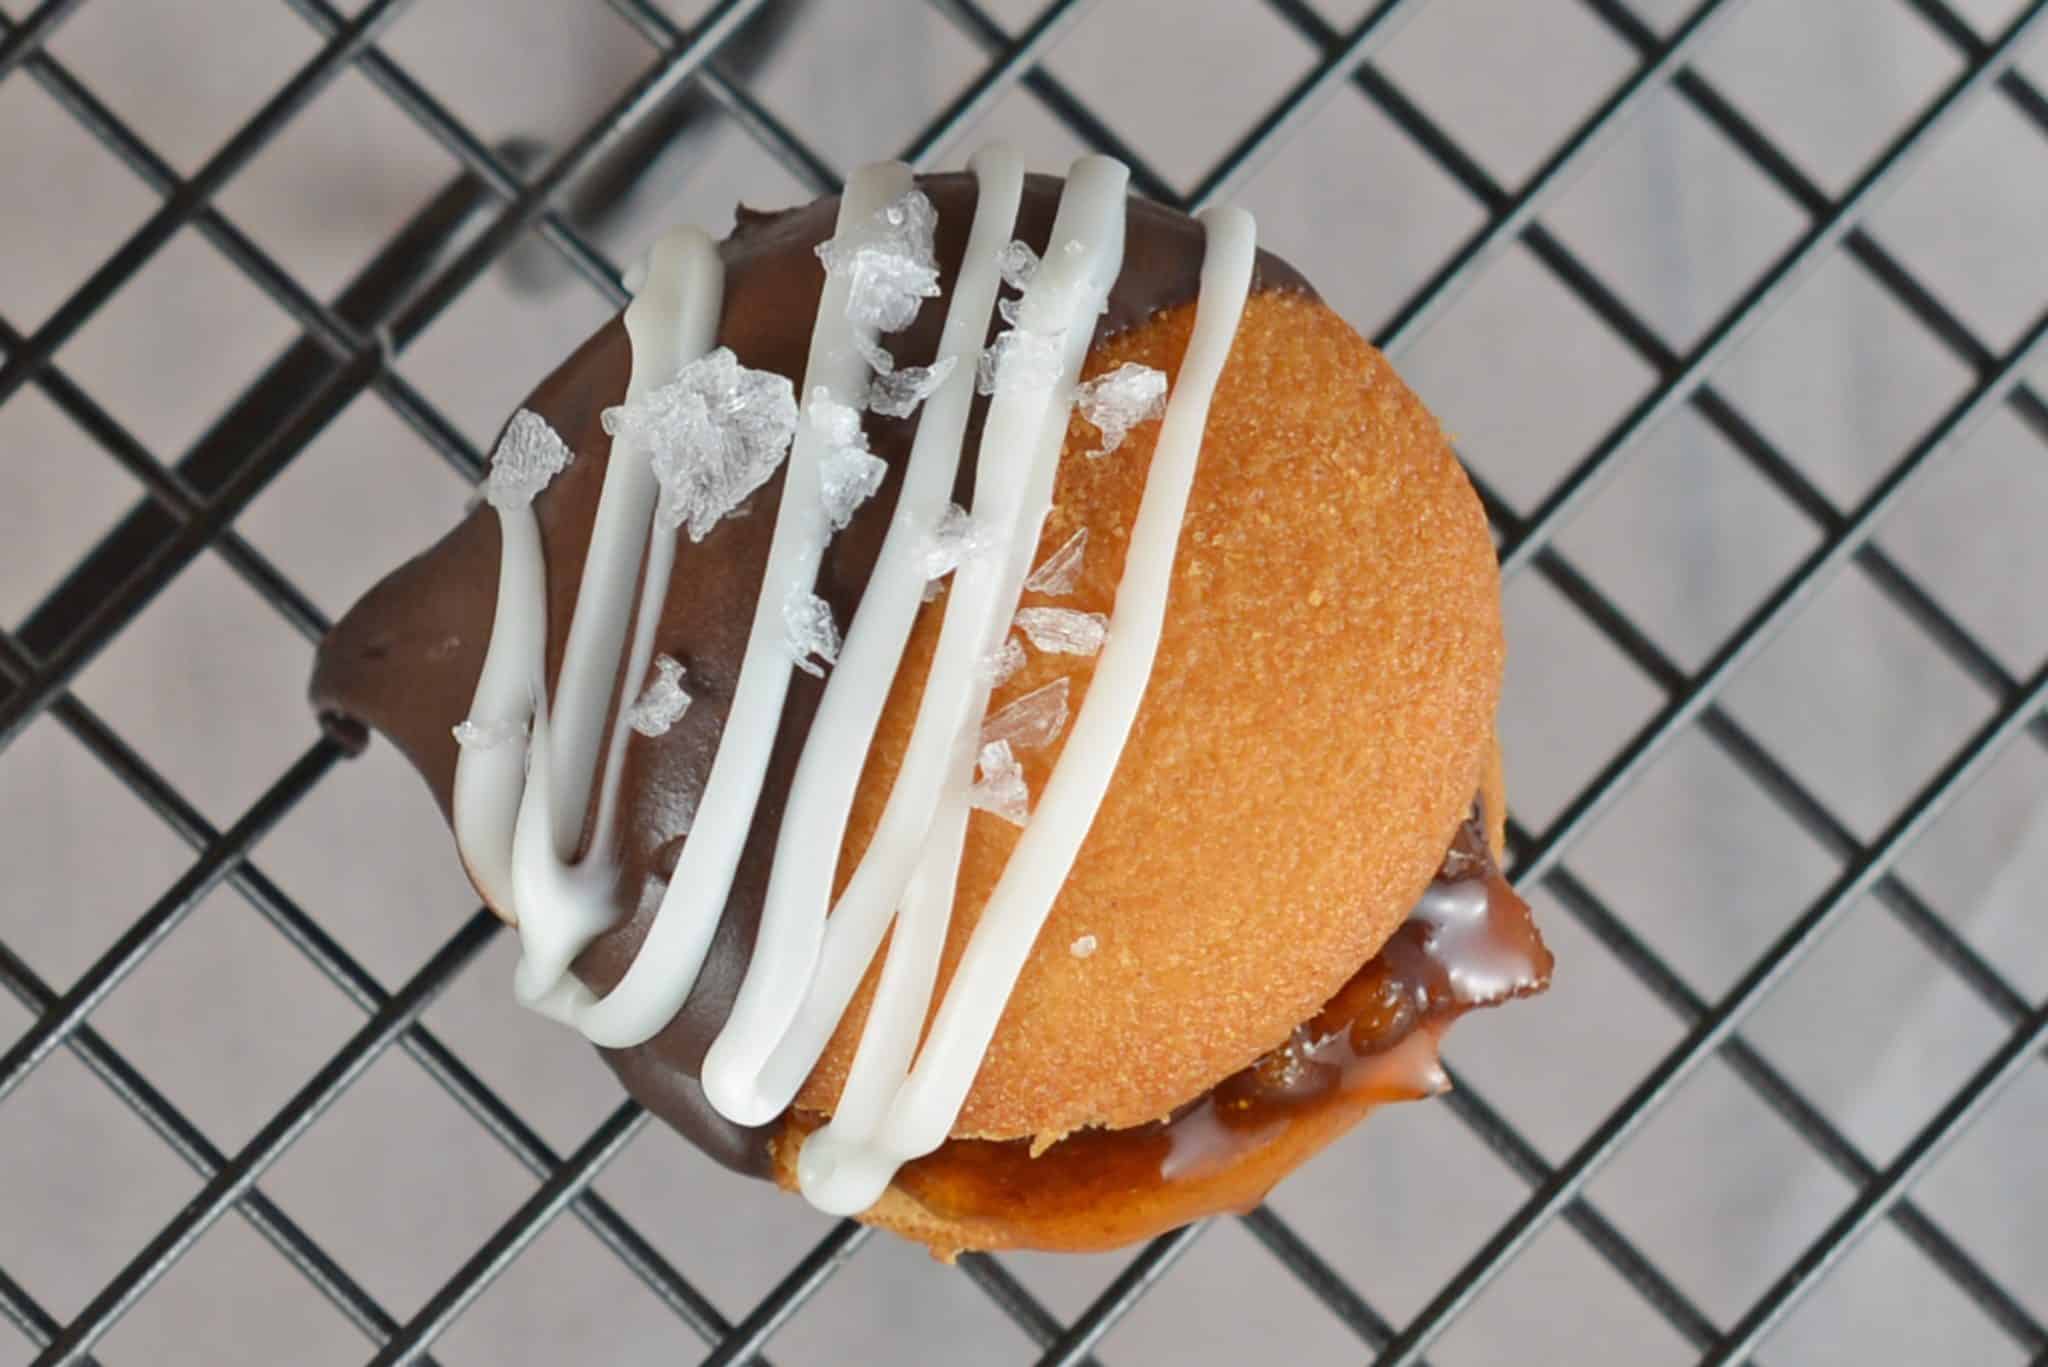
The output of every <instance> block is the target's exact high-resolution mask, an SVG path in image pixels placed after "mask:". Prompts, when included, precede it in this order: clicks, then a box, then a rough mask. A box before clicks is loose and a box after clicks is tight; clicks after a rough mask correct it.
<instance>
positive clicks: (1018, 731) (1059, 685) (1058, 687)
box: [981, 679, 1072, 750]
mask: <svg viewBox="0 0 2048 1367" xmlns="http://www.w3.org/2000/svg"><path fill="white" fill-rule="evenodd" d="M1071 691H1072V689H1071V686H1070V685H1069V684H1068V682H1067V680H1065V679H1054V680H1053V681H1052V682H1051V683H1049V684H1046V685H1045V686H1044V687H1042V688H1034V689H1032V690H1031V691H1030V692H1029V693H1026V694H1025V695H1024V696H1023V697H1021V698H1019V699H1017V700H1016V701H1015V702H1013V703H1011V704H1010V705H1009V706H1008V707H1005V708H1004V709H1003V710H1002V711H1000V712H997V713H995V714H994V715H993V716H991V717H989V718H988V719H987V720H986V721H984V722H982V724H981V743H982V744H983V745H989V744H992V743H993V742H995V741H1002V742H1003V743H1004V744H1006V745H1010V746H1013V747H1015V748H1016V749H1019V750H1040V749H1043V748H1044V747H1046V746H1048V745H1051V744H1052V743H1053V742H1054V741H1056V740H1058V739H1059V738H1060V732H1062V731H1064V730H1066V729H1067V697H1068V695H1069V693H1070V692H1071Z"/></svg>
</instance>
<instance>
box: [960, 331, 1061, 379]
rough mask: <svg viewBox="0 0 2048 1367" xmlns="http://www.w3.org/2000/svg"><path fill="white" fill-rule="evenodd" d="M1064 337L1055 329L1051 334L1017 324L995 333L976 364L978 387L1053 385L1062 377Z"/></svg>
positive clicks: (975, 375)
mask: <svg viewBox="0 0 2048 1367" xmlns="http://www.w3.org/2000/svg"><path fill="white" fill-rule="evenodd" d="M1062 340H1063V339H1062V338H1061V337H1060V336H1059V335H1058V334H1056V333H1055V334H1050V335H1048V334H1046V333H1042V332H1029V331H1026V330H1025V329H1023V328H1014V327H1013V328H1011V329H1009V330H1008V331H1007V332H1001V333H998V334H996V339H995V341H994V342H992V343H990V344H989V347H988V349H987V350H986V351H984V352H982V353H981V360H980V361H979V362H978V363H977V364H976V365H975V370H974V387H975V389H976V390H978V391H979V392H981V393H983V394H993V393H995V392H996V387H997V386H998V385H1017V386H1024V387H1034V388H1044V387H1047V386H1049V385H1051V384H1052V383H1053V382H1054V381H1055V380H1057V379H1059V377H1060V369H1061V366H1062V364H1063V362H1064V360H1065V358H1064V357H1062V356H1061V355H1060V351H1061V342H1062Z"/></svg>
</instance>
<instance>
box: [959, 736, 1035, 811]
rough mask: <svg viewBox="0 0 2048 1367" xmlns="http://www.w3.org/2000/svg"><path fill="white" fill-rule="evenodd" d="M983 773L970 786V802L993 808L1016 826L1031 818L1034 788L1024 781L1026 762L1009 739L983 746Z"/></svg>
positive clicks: (984, 807)
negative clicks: (1023, 763) (1024, 762)
mask: <svg viewBox="0 0 2048 1367" xmlns="http://www.w3.org/2000/svg"><path fill="white" fill-rule="evenodd" d="M979 767H980V770H981V777H980V779H978V780H977V781H976V782H975V784H974V786H973V787H971V788H969V789H968V790H967V805H968V806H970V807H979V808H980V809H981V810H983V811H985V812H992V813H994V814H995V815H997V816H999V817H1001V818H1002V819H1003V820H1005V821H1007V822H1009V823H1010V824H1011V825H1013V826H1022V825H1023V824H1024V823H1025V822H1026V821H1029V820H1030V819H1031V790H1030V789H1029V788H1028V787H1026V786H1025V784H1024V766H1023V765H1021V764H1019V763H1018V762H1017V756H1016V755H1015V754H1013V753H1012V752H1011V750H1010V745H1009V742H1008V741H1000V740H999V741H995V742H993V743H991V744H988V745H984V746H982V747H981V759H980V764H979Z"/></svg>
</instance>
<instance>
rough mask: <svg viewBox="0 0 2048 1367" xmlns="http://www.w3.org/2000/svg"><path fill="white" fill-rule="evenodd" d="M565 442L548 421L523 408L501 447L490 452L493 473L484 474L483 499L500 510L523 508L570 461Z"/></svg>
mask: <svg viewBox="0 0 2048 1367" xmlns="http://www.w3.org/2000/svg"><path fill="white" fill-rule="evenodd" d="M570 458H571V457H570V452H569V446H568V443H566V442H564V441H563V440H562V438H561V436H560V435H559V434H557V433H556V431H555V429H554V428H552V427H550V426H548V420H547V419H546V418H543V417H542V416H541V415H540V414H538V413H536V412H534V411H533V410H532V409H530V408H522V409H520V410H519V411H518V412H517V413H514V414H513V415H512V421H510V422H508V423H506V424H505V435H504V436H502V437H500V438H498V449H497V450H495V451H493V452H491V469H490V473H489V474H487V475H485V476H484V482H483V486H482V490H481V492H482V494H483V499H484V502H486V503H488V504H490V505H491V506H492V507H493V508H496V509H498V510H499V511H501V512H504V511H509V510H511V509H514V508H524V507H526V506H527V505H528V504H529V503H532V502H533V498H534V495H535V494H538V493H539V492H540V491H541V490H543V489H545V488H547V487H548V481H549V480H551V479H553V478H554V477H555V476H556V475H558V474H560V473H561V471H562V468H563V467H564V466H566V465H567V464H568V463H569V461H570Z"/></svg>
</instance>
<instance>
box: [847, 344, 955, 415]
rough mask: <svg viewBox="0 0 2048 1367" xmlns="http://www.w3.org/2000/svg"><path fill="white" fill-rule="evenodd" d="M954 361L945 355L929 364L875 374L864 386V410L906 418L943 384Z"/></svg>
mask: <svg viewBox="0 0 2048 1367" xmlns="http://www.w3.org/2000/svg"><path fill="white" fill-rule="evenodd" d="M955 359H956V358H954V357H952V356H946V357H942V358H941V359H939V360H937V361H934V362H933V363H932V364H931V365H913V366H905V367H904V368H903V369H901V370H898V371H894V372H889V371H884V372H883V373H881V374H878V375H876V376H875V378H874V380H873V381H872V382H870V383H869V385H868V408H869V409H870V410H871V411H872V412H875V413H879V414H881V415H882V416H883V417H885V418H907V417H909V416H910V415H911V414H912V413H915V412H916V411H917V406H918V405H919V404H921V403H923V402H924V401H925V400H926V399H929V398H930V397H931V396H932V395H933V394H936V393H937V392H938V389H939V386H940V385H942V384H944V383H945V382H946V377H947V376H948V375H951V374H952V373H953V365H954V362H955Z"/></svg>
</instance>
